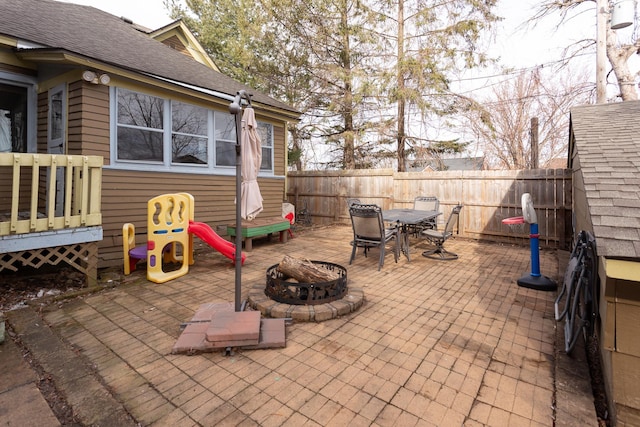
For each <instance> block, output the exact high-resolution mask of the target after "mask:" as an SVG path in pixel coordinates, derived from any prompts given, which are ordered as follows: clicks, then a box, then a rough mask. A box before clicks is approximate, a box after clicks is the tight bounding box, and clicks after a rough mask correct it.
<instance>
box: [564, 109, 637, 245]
mask: <svg viewBox="0 0 640 427" xmlns="http://www.w3.org/2000/svg"><path fill="white" fill-rule="evenodd" d="M569 138H570V140H569V159H570V162H571V164H570V166H573V160H572V159H573V158H574V155H577V158H578V160H577V161H578V162H579V165H580V169H581V173H582V179H583V181H584V187H585V192H586V198H587V204H588V206H587V208H588V209H589V214H590V216H591V222H592V224H593V232H594V234H595V237H596V242H597V245H598V255H600V256H606V257H612V258H640V101H627V102H620V103H612V104H598V105H587V106H581V107H575V108H572V109H571V121H570V136H569Z"/></svg>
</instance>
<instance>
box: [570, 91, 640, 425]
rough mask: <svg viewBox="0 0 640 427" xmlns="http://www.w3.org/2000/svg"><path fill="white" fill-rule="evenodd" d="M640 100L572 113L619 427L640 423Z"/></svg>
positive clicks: (581, 224) (577, 206) (582, 214)
mask: <svg viewBox="0 0 640 427" xmlns="http://www.w3.org/2000/svg"><path fill="white" fill-rule="evenodd" d="M639 118H640V101H627V102H620V103H612V104H599V105H588V106H580V107H575V108H573V109H572V110H571V122H570V135H569V167H570V168H571V169H572V172H573V206H572V208H573V216H574V218H573V222H574V230H575V231H576V232H578V231H580V230H587V231H590V232H591V233H592V234H593V235H594V237H595V239H596V246H597V255H598V261H599V262H598V276H599V283H600V295H599V307H598V308H599V317H600V321H599V324H598V325H597V327H598V328H597V330H598V332H599V341H600V345H601V348H600V353H601V357H602V365H603V371H604V377H605V383H606V388H607V397H608V399H609V411H610V413H611V415H612V418H613V420H614V424H612V425H619V426H631V425H635V426H637V425H640V381H639V380H640V341H639V340H638V338H637V337H638V325H639V324H640V132H638V124H639Z"/></svg>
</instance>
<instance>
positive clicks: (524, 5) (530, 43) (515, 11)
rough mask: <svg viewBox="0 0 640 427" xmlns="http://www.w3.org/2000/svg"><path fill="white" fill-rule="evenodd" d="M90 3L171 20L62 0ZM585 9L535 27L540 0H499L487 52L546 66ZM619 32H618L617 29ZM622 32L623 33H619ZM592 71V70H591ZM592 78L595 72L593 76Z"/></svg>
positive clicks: (158, 21) (138, 8)
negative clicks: (530, 21)
mask: <svg viewBox="0 0 640 427" xmlns="http://www.w3.org/2000/svg"><path fill="white" fill-rule="evenodd" d="M61 1H66V2H71V3H77V4H83V5H88V6H93V7H96V8H99V9H102V10H104V11H106V12H109V13H111V14H113V15H115V16H118V17H120V16H124V17H127V18H129V19H131V20H133V21H134V22H135V23H137V24H140V25H143V26H145V27H148V28H151V29H156V28H159V27H162V26H164V25H166V24H168V23H170V22H171V19H170V18H169V16H168V14H167V12H166V10H165V8H164V5H163V0H61ZM587 3H589V4H588V5H587V6H585V8H584V11H583V12H582V13H579V14H578V15H577V16H576V17H574V18H573V19H571V20H570V21H569V22H566V23H565V24H564V25H562V26H561V27H559V26H558V21H557V20H556V19H553V18H550V19H547V20H545V21H543V22H541V23H539V24H538V25H537V26H536V27H531V26H529V27H527V26H526V25H524V22H525V21H526V20H527V19H528V18H529V17H530V16H532V15H533V13H534V8H535V6H536V5H538V4H540V0H500V1H499V3H498V7H497V8H496V13H497V14H498V15H500V16H503V17H504V18H505V19H504V20H503V21H502V22H500V23H498V24H497V31H496V34H497V38H496V41H495V43H494V44H493V46H492V47H491V50H490V54H491V55H492V56H499V57H500V58H501V65H502V66H503V67H510V68H512V69H515V70H518V69H526V68H530V67H535V66H540V65H545V66H547V67H548V66H549V65H550V64H552V63H554V62H555V61H559V60H560V59H561V58H562V53H563V52H562V51H563V49H564V48H565V47H567V46H569V45H570V44H572V43H575V42H576V41H578V40H581V39H585V38H591V39H593V38H595V31H596V28H595V8H594V7H593V6H592V5H591V3H590V2H587ZM619 33H621V32H620V31H619ZM619 35H620V36H624V34H619ZM584 61H585V62H584V63H585V64H586V66H588V67H591V65H592V63H593V70H595V52H594V53H593V57H591V56H587V57H585V59H584ZM593 73H595V71H593ZM472 74H473V75H474V76H478V75H491V74H493V73H492V72H490V71H487V70H476V71H474V72H473V73H472ZM593 81H595V76H594V77H593Z"/></svg>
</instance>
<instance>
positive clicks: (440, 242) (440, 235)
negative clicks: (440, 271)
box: [420, 205, 462, 261]
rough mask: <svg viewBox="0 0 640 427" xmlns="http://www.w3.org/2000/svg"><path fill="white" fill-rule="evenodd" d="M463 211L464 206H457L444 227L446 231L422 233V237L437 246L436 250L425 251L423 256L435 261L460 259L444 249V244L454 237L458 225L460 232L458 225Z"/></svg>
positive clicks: (426, 231) (424, 231) (425, 231)
mask: <svg viewBox="0 0 640 427" xmlns="http://www.w3.org/2000/svg"><path fill="white" fill-rule="evenodd" d="M461 210H462V205H457V206H455V207H454V208H453V209H452V210H451V214H450V215H449V219H447V224H446V225H445V227H444V230H442V231H438V230H423V231H422V233H420V236H421V237H422V238H424V239H426V240H427V241H429V243H431V244H432V245H435V249H430V250H427V251H424V252H423V253H422V256H424V257H427V258H433V259H440V260H445V261H448V260H454V259H458V255H457V254H454V253H453V252H449V251H447V250H446V249H445V248H444V242H445V241H447V239H449V237H451V236H453V228H454V226H456V225H457V227H458V228H457V229H458V231H460V225H459V224H458V219H459V218H460V211H461Z"/></svg>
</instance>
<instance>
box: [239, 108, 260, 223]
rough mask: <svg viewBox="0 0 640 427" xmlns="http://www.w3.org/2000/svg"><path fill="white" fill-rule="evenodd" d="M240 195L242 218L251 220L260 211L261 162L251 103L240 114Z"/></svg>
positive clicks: (258, 136) (255, 122)
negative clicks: (259, 173) (259, 180)
mask: <svg viewBox="0 0 640 427" xmlns="http://www.w3.org/2000/svg"><path fill="white" fill-rule="evenodd" d="M242 122H243V124H244V126H243V129H242V139H241V144H242V148H241V153H242V196H241V198H240V201H241V215H242V218H243V219H248V220H249V221H251V220H253V219H254V218H255V217H256V216H257V215H258V214H259V213H260V212H262V195H261V194H260V186H259V185H258V171H259V170H260V164H261V163H262V147H261V141H260V135H259V134H258V122H257V121H256V115H255V113H254V111H253V108H252V107H251V105H249V106H248V107H247V108H245V110H244V113H243V115H242Z"/></svg>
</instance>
